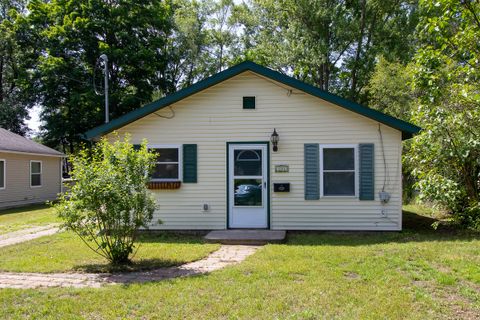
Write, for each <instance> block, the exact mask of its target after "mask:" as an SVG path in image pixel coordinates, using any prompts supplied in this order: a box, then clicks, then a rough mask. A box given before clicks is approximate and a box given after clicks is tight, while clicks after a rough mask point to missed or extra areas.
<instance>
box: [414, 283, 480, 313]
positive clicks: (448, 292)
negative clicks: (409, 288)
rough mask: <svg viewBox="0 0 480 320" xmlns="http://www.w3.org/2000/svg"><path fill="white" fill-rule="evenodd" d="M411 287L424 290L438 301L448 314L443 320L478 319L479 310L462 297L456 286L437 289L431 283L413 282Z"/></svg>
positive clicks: (471, 302)
mask: <svg viewBox="0 0 480 320" xmlns="http://www.w3.org/2000/svg"><path fill="white" fill-rule="evenodd" d="M412 283H413V285H415V286H417V287H420V288H423V289H425V290H426V291H427V292H428V293H429V294H430V295H431V296H432V298H434V299H435V300H438V301H439V302H440V303H441V305H442V306H444V307H445V309H446V310H448V311H449V314H448V315H447V314H445V315H444V318H445V319H449V320H450V319H459V320H460V319H462V320H476V319H480V310H479V309H478V308H475V307H474V306H473V301H471V300H470V299H468V298H466V297H464V296H463V295H462V294H461V293H460V292H459V288H458V287H457V286H447V287H439V286H436V285H435V284H434V283H433V282H431V281H424V280H413V281H412Z"/></svg>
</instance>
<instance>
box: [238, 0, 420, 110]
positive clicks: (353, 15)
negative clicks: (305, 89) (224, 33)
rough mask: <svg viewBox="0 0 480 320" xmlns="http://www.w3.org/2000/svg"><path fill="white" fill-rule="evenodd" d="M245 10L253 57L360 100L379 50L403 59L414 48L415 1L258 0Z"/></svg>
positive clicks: (364, 99) (247, 52)
mask: <svg viewBox="0 0 480 320" xmlns="http://www.w3.org/2000/svg"><path fill="white" fill-rule="evenodd" d="M243 11H246V12H243V14H242V15H241V16H242V17H243V18H244V20H245V29H246V30H247V31H248V32H247V35H248V41H246V44H245V55H246V56H247V57H248V58H251V59H253V60H256V61H258V62H260V63H261V64H264V65H267V66H270V67H273V68H276V69H278V70H280V71H283V72H285V73H292V74H293V75H294V76H295V77H297V78H299V79H301V80H303V81H306V82H310V83H312V84H314V85H316V86H318V87H320V88H322V89H324V90H328V91H331V92H334V93H338V94H340V95H342V96H344V97H347V98H350V99H352V100H355V101H357V102H363V103H366V102H367V97H366V96H365V95H363V94H362V93H363V92H364V91H363V89H364V87H365V86H366V85H367V84H368V80H369V78H370V76H371V74H372V72H373V69H374V66H375V62H376V57H377V56H378V55H383V56H385V57H386V58H388V59H389V60H394V59H399V60H400V61H402V62H403V61H407V60H408V59H410V58H411V56H412V53H413V49H414V37H413V31H414V29H415V27H416V22H417V14H416V1H378V0H362V1H338V0H320V1H318V0H315V1H314V0H300V1H298V0H295V1H292V0H280V1H278V0H254V1H253V2H252V5H251V6H247V7H244V10H243ZM239 15H240V14H239Z"/></svg>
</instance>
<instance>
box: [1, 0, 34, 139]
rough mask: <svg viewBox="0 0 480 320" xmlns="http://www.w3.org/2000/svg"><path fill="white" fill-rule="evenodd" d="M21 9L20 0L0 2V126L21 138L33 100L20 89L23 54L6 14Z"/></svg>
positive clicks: (22, 77)
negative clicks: (19, 135)
mask: <svg viewBox="0 0 480 320" xmlns="http://www.w3.org/2000/svg"><path fill="white" fill-rule="evenodd" d="M24 8H25V2H24V1H21V0H20V1H15V0H0V127H2V128H5V129H8V130H10V131H12V132H15V133H17V134H21V135H24V134H25V133H27V131H28V128H27V126H26V125H25V119H27V118H28V109H29V107H31V103H32V100H33V97H32V96H30V95H29V94H27V92H26V91H25V90H24V89H25V82H26V80H27V79H28V75H27V73H26V69H25V59H26V55H25V52H24V51H23V50H24V48H22V46H21V40H20V39H18V38H17V36H18V35H17V33H16V30H15V28H16V26H15V21H14V18H13V17H12V15H11V14H10V13H11V11H19V12H22V11H24Z"/></svg>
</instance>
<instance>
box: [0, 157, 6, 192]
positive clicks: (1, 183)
mask: <svg viewBox="0 0 480 320" xmlns="http://www.w3.org/2000/svg"><path fill="white" fill-rule="evenodd" d="M6 170H7V169H6V164H5V160H3V159H0V189H5V180H6V179H5V176H6V173H7V172H6Z"/></svg>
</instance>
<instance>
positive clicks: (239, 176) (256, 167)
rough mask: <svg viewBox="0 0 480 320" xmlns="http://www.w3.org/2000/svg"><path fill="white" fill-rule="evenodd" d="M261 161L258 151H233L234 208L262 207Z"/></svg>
mask: <svg viewBox="0 0 480 320" xmlns="http://www.w3.org/2000/svg"><path fill="white" fill-rule="evenodd" d="M262 159H263V155H262V150H260V149H248V150H247V149H243V150H235V151H234V168H233V174H234V177H233V187H234V191H235V193H234V201H235V206H262V198H263V197H262V192H263V188H262V184H263V172H262Z"/></svg>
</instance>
